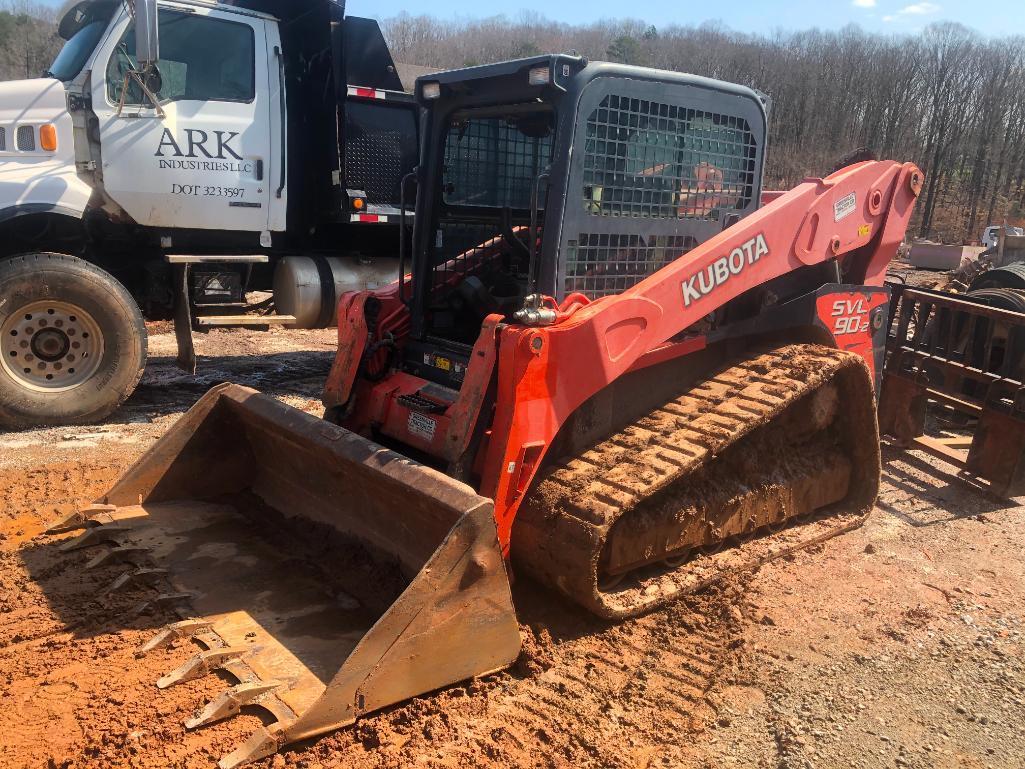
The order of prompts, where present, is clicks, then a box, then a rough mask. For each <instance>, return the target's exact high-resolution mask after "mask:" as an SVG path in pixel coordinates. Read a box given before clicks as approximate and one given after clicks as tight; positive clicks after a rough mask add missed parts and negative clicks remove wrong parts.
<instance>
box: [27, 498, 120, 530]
mask: <svg viewBox="0 0 1025 769" xmlns="http://www.w3.org/2000/svg"><path fill="white" fill-rule="evenodd" d="M115 510H117V507H116V506H115V505H89V507H85V508H82V509H81V510H77V511H75V512H74V513H69V514H68V515H66V516H64V517H63V518H61V519H60V520H57V521H54V522H53V523H51V524H50V525H49V526H47V527H46V528H45V529H44V530H43V533H44V534H64V533H65V532H68V531H80V530H81V529H87V528H89V527H90V526H99V525H100V524H103V523H109V522H110V521H112V520H113V518H111V517H110V513H113V512H114V511H115Z"/></svg>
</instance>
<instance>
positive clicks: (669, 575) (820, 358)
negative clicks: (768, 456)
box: [513, 345, 880, 618]
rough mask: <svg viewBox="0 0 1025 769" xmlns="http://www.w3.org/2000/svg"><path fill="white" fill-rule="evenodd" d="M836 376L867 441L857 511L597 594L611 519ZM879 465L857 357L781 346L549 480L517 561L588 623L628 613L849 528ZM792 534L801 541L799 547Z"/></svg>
mask: <svg viewBox="0 0 1025 769" xmlns="http://www.w3.org/2000/svg"><path fill="white" fill-rule="evenodd" d="M841 372H849V373H848V374H847V377H846V380H845V381H847V383H848V386H847V387H846V388H845V390H846V391H845V392H844V394H843V395H844V398H845V401H844V403H843V406H842V408H843V410H844V411H845V412H846V414H845V419H846V420H847V422H848V423H849V424H852V425H856V426H857V427H856V428H855V429H857V430H858V431H859V432H863V435H859V436H857V437H856V445H857V446H859V447H861V450H862V456H859V457H856V458H855V459H856V460H857V461H856V470H855V472H856V474H858V475H860V480H855V479H852V489H853V493H852V494H850V495H848V500H846V502H850V503H851V504H850V505H845V507H847V508H848V509H849V508H850V507H854V508H855V509H856V512H854V513H847V514H843V513H839V514H834V515H832V516H814V517H813V518H814V519H813V520H810V521H809V522H808V525H807V526H801V527H789V528H787V529H785V530H784V531H782V532H779V533H776V534H772V535H769V536H761V537H758V538H757V539H753V540H750V541H748V542H747V543H745V544H744V545H742V546H740V547H734V548H728V549H726V550H724V551H723V552H722V553H718V554H715V555H708V556H705V555H701V556H696V557H695V558H693V559H691V560H690V561H688V562H687V563H686V564H684V565H683V566H682V567H681V568H679V569H676V570H675V571H668V572H667V571H662V573H661V574H658V575H656V576H654V577H651V578H648V579H641V581H640V584H638V585H637V586H636V587H634V588H631V589H626V590H617V591H615V592H608V593H606V592H601V591H599V590H598V589H597V584H596V581H597V572H598V563H599V558H600V556H601V553H602V549H603V547H604V544H605V541H606V538H607V536H608V534H609V531H610V529H611V527H612V525H613V524H614V523H615V522H616V520H618V519H619V518H620V517H622V516H623V515H625V514H627V513H628V512H630V511H631V510H633V509H635V508H636V507H637V506H638V505H640V504H641V503H642V502H643V501H644V500H646V499H648V498H650V497H651V496H652V495H654V494H656V493H657V492H659V491H661V490H663V489H665V488H667V487H668V486H669V485H670V484H673V483H676V482H678V481H680V480H681V479H683V478H684V477H685V476H688V475H690V474H692V473H693V472H694V471H695V470H697V469H698V468H700V467H701V466H702V465H705V464H706V463H708V462H709V461H711V460H712V459H714V458H715V457H716V456H717V455H719V454H720V453H722V451H723V450H724V449H726V448H727V447H728V446H730V445H732V444H735V443H737V442H738V441H739V440H741V439H742V438H744V437H745V436H747V435H749V434H750V433H751V432H753V431H754V430H755V429H757V428H759V427H761V426H763V425H765V424H767V423H769V422H770V421H772V420H773V419H774V418H776V417H778V416H779V415H780V414H781V413H782V412H783V411H784V410H785V409H786V408H787V407H788V406H789V405H790V404H792V403H794V402H795V401H796V400H797V399H799V398H800V397H801V396H803V395H806V394H808V393H810V392H812V391H813V390H815V389H817V388H818V387H820V386H822V385H823V384H825V383H827V382H829V381H831V380H834V379H835V378H836V377H837V375H838V374H840V373H841ZM852 374H853V376H851V375H852ZM879 462H880V460H879V439H878V428H877V427H876V418H875V399H874V393H873V389H872V385H871V379H870V377H869V375H868V370H867V368H866V367H865V365H864V363H863V361H862V359H861V358H860V357H859V356H857V355H855V354H853V353H848V352H843V351H840V350H836V349H832V348H828V347H823V346H818V345H789V346H786V347H781V348H778V349H776V350H772V351H770V352H765V353H761V354H756V355H754V356H753V357H751V358H749V359H746V360H742V361H739V362H737V363H735V364H734V365H731V366H729V367H727V368H725V369H723V370H721V371H720V372H719V373H717V374H715V375H714V376H712V377H710V378H708V379H706V380H704V381H702V382H700V383H699V384H698V385H696V386H694V387H692V388H691V389H690V390H689V391H688V392H686V393H684V394H683V395H681V396H679V397H678V398H676V399H674V400H672V401H670V402H668V403H666V404H665V405H664V406H662V407H661V408H659V409H656V410H655V411H653V412H651V413H650V414H648V415H646V416H643V417H641V418H639V419H637V420H636V421H635V422H634V423H632V424H631V425H629V426H627V427H626V428H624V429H623V430H622V431H620V432H619V433H617V434H615V435H613V436H611V437H609V438H607V439H606V440H604V441H603V442H601V443H599V444H598V445H597V446H595V447H594V448H592V449H590V450H589V451H586V452H584V453H583V454H581V455H580V456H578V457H575V458H573V459H571V460H570V461H569V462H567V463H566V464H564V465H562V466H560V467H556V468H554V469H553V470H552V471H550V472H549V474H548V475H547V476H546V477H545V478H544V479H543V480H542V481H541V482H540V483H539V484H538V485H537V486H536V487H535V488H534V489H533V490H532V492H531V493H530V495H529V496H528V498H527V499H526V500H524V504H523V506H522V507H521V509H520V511H519V513H518V515H517V518H516V525H515V528H514V531H513V554H514V557H516V558H517V560H518V562H519V563H520V564H521V565H523V566H526V568H527V570H528V571H529V572H530V573H531V574H532V575H533V576H535V577H536V578H538V579H540V580H541V581H542V582H545V583H547V584H549V585H551V586H553V587H555V588H557V589H558V590H560V591H561V592H563V593H565V594H566V595H568V596H569V597H571V598H573V599H574V600H575V601H577V602H578V603H581V604H583V605H584V606H586V607H587V608H589V609H590V610H592V611H593V612H595V613H596V614H599V615H600V616H604V617H610V618H622V617H628V616H634V615H636V614H640V613H643V612H645V611H648V610H650V609H652V608H654V607H656V606H658V605H661V604H663V603H665V602H667V601H668V600H671V599H672V598H675V597H677V596H679V595H680V594H683V593H689V592H694V591H695V590H699V589H701V588H702V587H705V586H707V585H708V584H710V583H711V582H712V581H714V580H716V579H720V578H722V577H723V576H725V575H726V574H728V573H736V572H738V571H745V570H749V569H751V568H754V567H756V566H758V565H760V564H762V563H765V562H766V561H767V560H772V559H773V558H777V557H780V556H781V555H785V554H787V553H791V552H794V551H795V550H798V549H802V548H805V547H810V546H811V545H813V544H817V543H819V542H822V541H825V540H826V539H829V538H830V537H832V536H836V535H838V534H840V533H843V532H846V531H850V530H852V529H854V528H857V527H858V526H860V525H861V523H862V522H863V521H864V518H865V517H866V516H867V513H868V511H869V510H870V509H871V507H872V504H874V502H875V497H876V494H877V492H878V483H879V472H880V464H879ZM826 517H828V518H829V519H830V520H829V522H828V523H827V522H826V521H824V520H823V518H826ZM795 530H796V531H800V532H801V534H802V535H805V538H803V539H795Z"/></svg>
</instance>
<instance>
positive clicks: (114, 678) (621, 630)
mask: <svg viewBox="0 0 1025 769" xmlns="http://www.w3.org/2000/svg"><path fill="white" fill-rule="evenodd" d="M150 349H151V355H152V356H153V359H152V360H151V362H150V366H149V368H148V369H147V372H146V375H145V377H144V379H143V382H142V385H141V386H140V387H139V389H138V391H137V392H136V393H135V395H134V396H133V397H132V398H131V400H130V401H129V403H128V404H127V406H126V407H125V408H124V409H123V410H122V411H121V412H119V413H118V414H117V415H116V416H115V417H114V418H113V419H112V420H110V421H108V422H107V423H106V424H104V425H102V426H99V427H92V428H60V429H47V430H36V431H29V432H22V433H12V434H6V435H0V502H2V507H0V767H5V768H6V767H47V768H48V769H50V768H52V769H56V768H58V767H63V768H71V767H74V768H75V769H80V768H84V767H96V768H100V767H145V768H147V769H150V768H153V769H155V768H156V767H188V768H189V769H192V768H195V769H199V768H200V767H203V768H205V767H211V766H213V765H214V764H215V762H216V760H217V759H218V758H219V757H220V756H221V755H223V754H224V753H226V752H228V751H229V750H231V749H232V748H233V747H235V746H236V745H237V744H238V742H239V740H241V739H243V738H244V737H245V736H246V735H247V734H248V733H249V732H250V731H251V730H252V728H253V727H254V726H255V725H257V724H258V723H259V715H258V712H257V711H253V712H252V713H250V712H244V713H243V714H242V715H241V716H239V717H236V718H234V719H231V720H228V721H226V722H222V723H220V724H215V725H213V726H209V727H206V728H202V729H199V730H197V731H193V732H188V731H186V730H185V728H184V727H183V725H182V721H183V719H185V718H187V717H189V716H190V715H192V713H193V711H194V709H195V708H197V707H200V706H202V705H203V704H204V703H205V702H206V701H208V700H209V699H211V698H212V697H214V696H215V695H216V694H218V693H219V692H220V691H221V690H223V689H224V687H225V685H226V684H225V682H224V681H221V680H220V679H218V677H217V676H214V675H212V676H206V677H204V678H200V679H198V680H195V681H191V682H187V683H185V684H182V685H181V686H178V687H175V688H172V689H168V690H163V691H160V690H157V689H156V687H155V685H154V682H155V681H156V679H157V678H158V677H159V676H161V675H163V674H164V673H166V672H168V671H169V670H171V669H173V668H174V667H176V666H177V665H179V664H180V663H182V662H183V661H185V660H186V659H187V658H188V657H189V656H190V655H191V654H192V653H194V651H195V647H194V646H193V645H192V644H191V642H179V643H176V644H175V645H173V646H172V647H171V648H170V649H168V650H166V651H161V652H159V653H157V654H153V655H149V656H146V657H143V658H136V657H135V656H134V654H133V651H134V649H135V648H136V647H137V646H138V645H140V644H141V643H143V642H144V641H145V640H147V639H148V638H149V637H151V636H152V634H153V633H154V629H155V628H157V627H159V626H160V625H162V624H163V623H165V622H167V621H169V620H170V619H171V617H169V616H164V615H162V614H161V612H160V611H159V610H158V611H156V612H150V613H143V614H135V613H134V612H133V608H134V605H135V603H137V602H138V596H137V595H133V594H128V595H123V594H105V593H104V592H103V588H104V587H105V586H106V585H107V584H109V582H110V581H111V580H112V579H114V577H116V576H117V574H118V573H119V569H118V568H117V567H111V566H103V567H100V568H97V569H91V570H86V569H84V568H83V567H84V565H85V563H86V562H87V561H88V556H87V555H85V554H83V553H81V552H75V553H62V552H60V551H59V550H58V549H57V547H56V545H55V543H54V542H53V540H52V539H51V538H49V537H45V536H42V535H41V532H42V529H43V527H44V526H45V524H46V523H47V522H49V521H51V520H52V519H54V518H56V517H58V516H59V515H60V514H63V513H66V512H70V511H72V510H74V509H75V508H76V506H78V505H81V504H82V503H84V502H88V501H90V500H91V499H92V498H94V497H95V496H96V495H98V494H99V493H101V492H102V491H103V490H104V489H105V488H106V487H107V486H109V485H110V484H111V482H112V481H113V480H114V479H115V478H116V477H117V476H118V474H119V473H120V472H121V471H122V470H123V469H124V468H125V467H126V466H127V465H128V464H130V463H131V462H132V461H133V459H134V458H135V457H137V456H138V455H139V454H140V453H141V452H142V451H143V450H144V449H145V448H146V447H147V446H149V445H150V444H151V443H152V442H153V441H154V440H155V439H156V438H157V437H159V436H160V435H161V434H163V432H164V431H165V430H167V429H168V427H170V425H171V424H173V422H174V421H175V419H176V418H177V417H178V416H179V415H180V414H181V413H182V412H183V411H184V410H185V409H186V408H187V407H188V406H189V405H191V403H192V402H194V401H195V399H196V398H197V397H198V396H199V395H200V394H201V393H202V392H204V391H205V390H206V389H207V388H208V387H209V386H211V385H213V384H216V383H217V382H220V381H224V380H233V381H238V382H241V383H244V384H249V385H251V386H253V387H256V388H258V389H261V390H264V391H267V392H272V393H274V394H276V395H278V396H279V397H281V398H282V399H283V400H285V401H286V402H288V403H289V404H290V405H293V406H297V407H299V408H303V409H306V410H308V411H310V412H311V413H319V401H318V394H319V389H320V386H321V384H322V382H323V379H324V376H325V374H326V372H327V368H328V366H329V365H330V361H331V357H332V354H333V349H334V334H333V332H331V331H310V332H289V331H273V332H268V333H255V332H253V333H250V332H240V331H232V332H224V331H221V332H213V333H211V334H210V335H209V336H207V337H202V338H200V339H199V342H198V350H199V353H200V356H201V360H200V375H199V377H198V378H195V379H193V378H191V377H187V376H185V375H183V374H180V373H179V372H177V371H176V370H175V369H174V367H173V362H172V361H173V351H174V343H173V337H172V336H171V334H170V333H169V329H167V328H161V327H158V326H155V327H153V329H152V337H151V341H150ZM1023 530H1025V507H1023V506H1022V505H1021V504H1019V502H1017V501H1015V502H1003V501H996V500H993V499H990V498H988V497H986V496H985V495H983V494H981V493H979V492H978V491H975V490H973V489H970V488H968V487H967V486H965V485H964V484H963V483H962V482H961V481H959V480H958V479H956V478H955V477H954V474H953V468H951V467H949V466H946V465H943V464H942V463H939V462H938V461H936V460H933V459H930V458H927V457H925V456H924V455H921V454H919V453H917V452H910V453H904V452H900V451H897V450H896V449H892V448H888V447H884V478H883V491H882V495H881V497H880V500H879V503H878V505H877V506H876V508H875V510H874V511H873V512H872V514H871V516H870V517H869V520H868V523H867V524H866V525H865V526H864V527H863V528H862V529H860V530H858V531H856V532H853V533H850V534H847V535H844V536H843V537H841V538H839V539H835V540H833V541H831V542H829V543H827V544H826V545H824V546H821V547H819V548H818V549H816V550H815V551H812V552H805V553H801V554H799V555H797V556H796V557H794V558H792V559H791V560H784V561H779V562H775V563H773V564H770V565H768V566H765V567H763V568H762V569H761V570H760V571H759V572H758V573H757V574H754V575H750V576H748V577H746V578H744V579H738V580H734V581H732V582H729V583H726V584H723V585H720V586H719V587H717V588H715V589H713V590H710V591H708V592H706V593H704V594H701V595H699V596H697V597H694V598H691V599H688V600H686V601H684V602H681V603H677V604H675V605H673V606H670V607H668V608H666V609H663V610H661V611H657V612H654V613H652V614H649V615H647V616H645V617H643V618H640V619H637V620H633V621H629V622H625V623H621V624H608V623H603V622H600V621H598V620H595V619H593V618H592V617H590V616H588V615H585V614H584V613H583V612H581V611H580V610H578V609H576V608H575V607H573V606H571V605H569V604H567V603H565V602H564V601H562V600H560V599H559V598H558V597H556V596H555V595H554V594H552V593H549V592H548V591H546V590H544V589H542V588H540V587H536V586H534V585H532V584H531V583H529V582H528V581H527V580H519V581H517V583H516V585H515V587H514V598H515V601H516V605H517V610H518V613H519V620H520V623H521V628H522V630H523V634H524V642H525V651H524V654H523V655H522V657H521V659H520V661H519V662H518V663H517V665H516V666H514V667H513V668H512V669H510V670H508V671H506V672H503V673H499V674H497V675H493V676H488V677H485V678H482V679H480V680H476V681H473V682H470V683H467V684H465V685H461V686H456V687H452V688H449V689H447V690H445V691H442V692H439V693H436V694H434V695H430V696H426V697H421V698H418V699H416V700H414V701H411V702H409V703H407V704H404V705H401V706H397V707H394V708H391V709H389V710H386V711H384V712H382V713H379V714H376V715H373V716H371V717H368V718H366V719H364V720H363V721H362V722H360V723H359V724H358V725H357V726H356V727H355V728H352V729H348V730H345V731H341V732H337V733H335V734H332V735H328V736H326V737H323V738H321V739H319V740H316V741H312V742H310V743H308V744H300V745H297V746H292V747H291V748H290V749H289V750H286V751H285V752H284V753H282V754H279V755H277V756H275V757H274V758H272V759H267V760H265V761H263V762H261V764H260V766H263V767H284V766H289V767H303V768H304V769H315V768H317V767H323V768H326V767H336V766H337V767H342V766H345V767H405V766H424V767H456V766H460V767H461V766H494V767H497V766H502V767H506V766H516V767H535V766H550V767H581V766H594V767H617V768H619V767H622V769H645V768H648V767H694V768H695V769H697V768H698V767H781V768H788V769H789V768H791V767H793V768H795V769H796V768H797V767H813V766H814V767H820V766H826V767H834V766H835V767H841V766H842V767H848V766H856V767H893V766H898V767H923V768H924V767H951V768H953V767H972V768H973V769H974V768H975V767H979V768H981V767H1022V766H1025V727H1023V724H1025V654H1023V652H1025V649H1023V645H1025V625H1023V618H1025V590H1023V588H1025V555H1023V549H1022V546H1021V542H1022V531H1023Z"/></svg>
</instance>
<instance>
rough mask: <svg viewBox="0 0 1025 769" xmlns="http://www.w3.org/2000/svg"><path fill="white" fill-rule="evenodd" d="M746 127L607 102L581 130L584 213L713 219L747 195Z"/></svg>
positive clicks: (641, 103)
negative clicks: (584, 133) (582, 131)
mask: <svg viewBox="0 0 1025 769" xmlns="http://www.w3.org/2000/svg"><path fill="white" fill-rule="evenodd" d="M756 154H757V148H756V144H755V139H754V136H753V135H752V132H751V129H750V127H749V125H748V123H747V121H746V120H744V119H743V118H740V117H736V116H733V115H724V114H719V113H715V112H705V111H702V110H697V109H691V108H688V107H681V106H677V105H675V104H665V103H660V102H657V101H650V100H647V99H636V98H631V97H628V96H620V95H615V94H609V95H607V96H606V97H605V98H604V99H603V100H602V102H601V103H600V104H599V105H598V106H597V107H596V108H595V109H594V110H592V112H591V114H590V116H589V117H588V120H587V125H586V146H585V151H584V176H583V181H584V187H583V198H584V206H585V209H586V210H587V212H588V213H590V214H595V215H599V216H637V217H650V218H658V219H668V218H679V219H718V218H719V217H720V215H721V213H720V212H722V211H724V210H725V211H735V210H740V209H743V208H745V207H746V206H747V204H748V203H749V202H750V200H751V197H752V195H753V194H754V193H753V191H754V185H755V172H756Z"/></svg>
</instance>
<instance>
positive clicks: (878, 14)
mask: <svg viewBox="0 0 1025 769" xmlns="http://www.w3.org/2000/svg"><path fill="white" fill-rule="evenodd" d="M346 7H347V9H348V12H349V13H351V14H353V15H357V16H373V17H375V18H379V19H380V18H387V17H388V16H394V15H397V14H398V13H400V12H401V11H403V10H404V11H407V12H408V13H410V14H412V15H419V14H429V15H433V16H437V17H439V18H453V17H455V18H482V17H487V16H497V15H499V14H505V15H506V16H510V17H515V16H516V15H517V14H518V13H519V12H520V11H522V10H530V11H536V12H538V13H541V14H543V15H544V16H546V17H547V18H550V19H554V20H556V21H565V22H571V23H577V24H579V23H584V22H588V21H593V20H595V19H600V18H623V17H627V16H629V17H639V18H641V19H642V20H644V21H647V22H650V23H652V24H654V25H655V26H656V27H657V26H661V25H666V24H671V23H678V24H700V23H702V22H705V21H712V20H715V21H720V22H722V23H724V24H726V25H727V26H729V27H732V28H733V29H738V30H741V31H744V32H769V31H771V30H773V29H807V28H809V27H820V28H822V29H837V28H839V27H842V26H844V25H846V24H849V23H851V22H854V23H856V24H859V25H860V26H861V27H863V28H864V29H866V30H872V31H879V32H898V33H901V32H903V33H908V32H916V31H918V30H920V29H921V28H922V27H924V26H925V25H927V24H929V23H931V22H933V21H939V20H952V21H958V22H961V23H962V24H965V25H966V26H969V27H972V28H973V29H976V30H978V31H979V32H982V33H983V34H986V35H994V36H1003V35H1012V34H1020V35H1025V0H730V1H729V2H725V3H723V2H715V1H714V0H713V1H709V0H649V1H648V2H647V3H623V2H617V0H560V2H557V3H553V2H550V0H507V1H506V2H487V1H486V0H484V1H483V2H482V0H348V2H347V4H346ZM724 9H728V10H724Z"/></svg>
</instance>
